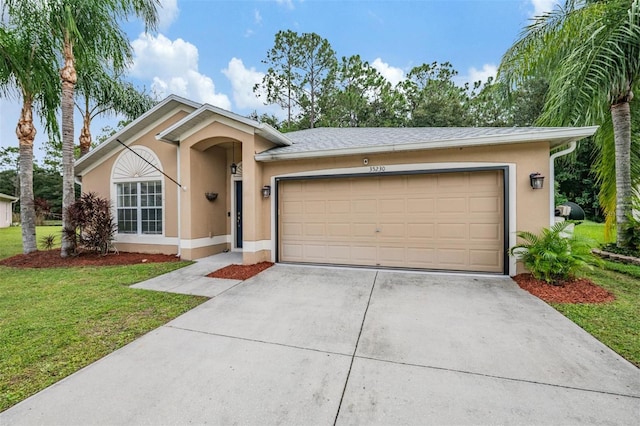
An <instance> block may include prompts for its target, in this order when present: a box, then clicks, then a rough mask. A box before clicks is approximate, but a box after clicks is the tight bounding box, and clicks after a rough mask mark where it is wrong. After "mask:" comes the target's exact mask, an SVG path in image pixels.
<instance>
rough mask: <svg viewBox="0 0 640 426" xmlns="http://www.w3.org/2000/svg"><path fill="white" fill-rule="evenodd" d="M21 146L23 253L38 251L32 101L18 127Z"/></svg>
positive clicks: (24, 105) (27, 103)
mask: <svg viewBox="0 0 640 426" xmlns="http://www.w3.org/2000/svg"><path fill="white" fill-rule="evenodd" d="M16 135H17V136H18V141H19V144H20V222H21V224H22V252H23V253H24V254H27V253H31V252H34V251H36V250H38V245H37V242H36V211H35V205H34V203H33V140H34V139H35V137H36V128H35V127H34V126H33V111H32V100H31V99H29V98H25V99H24V100H23V103H22V111H21V113H20V120H19V121H18V126H17V127H16Z"/></svg>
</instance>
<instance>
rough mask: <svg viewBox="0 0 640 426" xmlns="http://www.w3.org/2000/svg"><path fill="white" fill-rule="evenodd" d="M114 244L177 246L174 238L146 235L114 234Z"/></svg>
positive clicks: (176, 240)
mask: <svg viewBox="0 0 640 426" xmlns="http://www.w3.org/2000/svg"><path fill="white" fill-rule="evenodd" d="M115 235H116V236H115V239H114V240H113V242H114V243H126V244H149V245H168V246H177V245H178V239H177V238H176V237H164V236H162V235H150V234H149V235H148V234H142V235H139V234H115Z"/></svg>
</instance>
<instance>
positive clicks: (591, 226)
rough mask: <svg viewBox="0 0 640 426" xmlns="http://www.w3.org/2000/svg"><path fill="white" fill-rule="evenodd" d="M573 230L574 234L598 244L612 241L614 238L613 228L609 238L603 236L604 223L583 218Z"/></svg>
mask: <svg viewBox="0 0 640 426" xmlns="http://www.w3.org/2000/svg"><path fill="white" fill-rule="evenodd" d="M574 232H575V233H576V235H580V236H582V237H586V238H588V239H590V240H593V241H595V242H596V243H597V244H600V245H602V244H607V243H612V242H614V241H615V240H616V232H615V230H614V231H613V232H612V234H611V236H610V238H605V232H604V223H597V222H591V221H589V220H585V221H583V222H582V223H580V224H579V225H576V227H575V231H574Z"/></svg>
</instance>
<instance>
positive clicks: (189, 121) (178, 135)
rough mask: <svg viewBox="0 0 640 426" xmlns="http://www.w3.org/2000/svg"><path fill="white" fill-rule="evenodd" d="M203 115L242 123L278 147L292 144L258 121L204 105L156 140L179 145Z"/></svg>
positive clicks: (159, 135)
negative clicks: (221, 117)
mask: <svg viewBox="0 0 640 426" xmlns="http://www.w3.org/2000/svg"><path fill="white" fill-rule="evenodd" d="M205 113H210V114H211V115H213V116H214V117H215V115H216V114H217V115H220V116H223V117H225V118H228V119H230V120H235V121H237V122H239V123H242V124H244V125H246V126H249V127H252V128H253V129H254V131H255V133H257V134H258V135H260V136H262V137H264V138H265V139H267V140H269V141H271V142H273V143H275V144H277V145H280V146H289V145H291V144H292V142H291V141H290V140H289V139H288V138H287V137H286V136H284V135H283V134H282V133H280V132H279V131H277V130H276V129H274V128H273V127H271V126H270V125H268V124H265V123H260V122H258V121H255V120H252V119H250V118H247V117H243V116H241V115H238V114H235V113H232V112H230V111H227V110H225V109H222V108H218V107H216V106H213V105H209V104H204V105H202V106H201V107H200V108H198V109H197V110H195V111H193V112H192V113H191V114H189V115H188V116H186V117H185V118H183V119H182V120H180V121H178V122H177V123H175V124H174V125H172V126H170V127H169V128H167V129H165V130H164V131H162V132H160V133H158V134H157V135H156V139H157V140H159V141H162V142H168V143H173V144H179V143H180V140H181V139H182V138H183V135H184V134H185V133H187V132H188V131H190V130H191V129H193V127H194V126H196V125H198V124H200V122H198V121H196V119H197V118H198V117H199V116H200V115H202V114H205Z"/></svg>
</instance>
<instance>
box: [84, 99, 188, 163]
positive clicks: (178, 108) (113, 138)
mask: <svg viewBox="0 0 640 426" xmlns="http://www.w3.org/2000/svg"><path fill="white" fill-rule="evenodd" d="M172 101H176V102H179V104H178V105H176V107H175V108H173V109H172V110H171V111H169V112H167V113H166V114H164V115H162V116H161V117H160V118H157V119H155V120H154V121H153V122H152V123H150V124H149V125H147V126H145V127H144V128H143V129H142V130H140V131H138V132H136V133H135V134H134V136H133V137H127V141H123V142H124V143H125V144H127V145H129V144H130V141H133V140H136V139H138V138H139V137H140V136H141V135H142V134H143V133H147V132H148V131H149V130H150V129H151V128H152V127H155V125H156V124H157V123H158V122H161V121H163V120H165V119H166V118H168V117H169V116H170V115H173V114H175V112H176V111H185V112H189V110H187V109H185V108H184V107H191V108H198V107H199V106H200V104H199V103H197V102H194V101H191V100H189V99H185V98H182V97H180V96H176V95H170V96H169V97H167V98H166V99H165V100H164V101H162V102H160V103H159V104H157V105H156V106H154V107H153V108H151V109H150V110H149V111H147V112H145V113H144V114H142V115H141V116H140V117H138V118H136V119H135V120H134V121H132V122H131V123H129V124H127V125H126V126H125V127H123V128H122V129H120V131H118V132H117V133H116V134H115V135H113V136H111V137H110V138H109V139H107V140H106V141H104V142H102V143H101V144H100V145H98V146H97V147H96V148H94V149H92V150H91V151H89V152H88V153H87V154H86V155H84V156H83V157H82V158H80V159H78V161H76V163H75V168H76V169H78V168H81V166H82V164H83V163H84V162H86V161H89V160H90V159H91V158H93V157H95V156H96V155H99V156H100V157H101V158H102V161H104V159H105V158H109V156H110V155H104V154H101V153H100V152H101V151H103V150H104V149H106V148H107V147H108V146H109V145H112V144H113V143H114V142H115V143H117V141H116V139H119V138H120V137H122V135H123V134H125V133H126V132H128V131H130V130H131V129H133V128H134V127H135V126H137V125H139V124H140V123H142V122H143V121H145V120H146V119H148V118H149V117H150V116H151V115H152V114H153V113H155V112H156V111H157V110H158V109H160V108H162V107H163V106H165V105H166V104H168V103H170V102H172ZM117 146H120V144H118V145H117ZM111 151H113V149H112V150H111ZM102 161H100V160H98V161H97V162H98V164H99V163H102ZM95 167H96V166H95V165H92V166H89V167H88V168H87V169H85V170H82V174H84V173H87V172H88V171H90V170H92V169H93V168H95Z"/></svg>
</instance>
